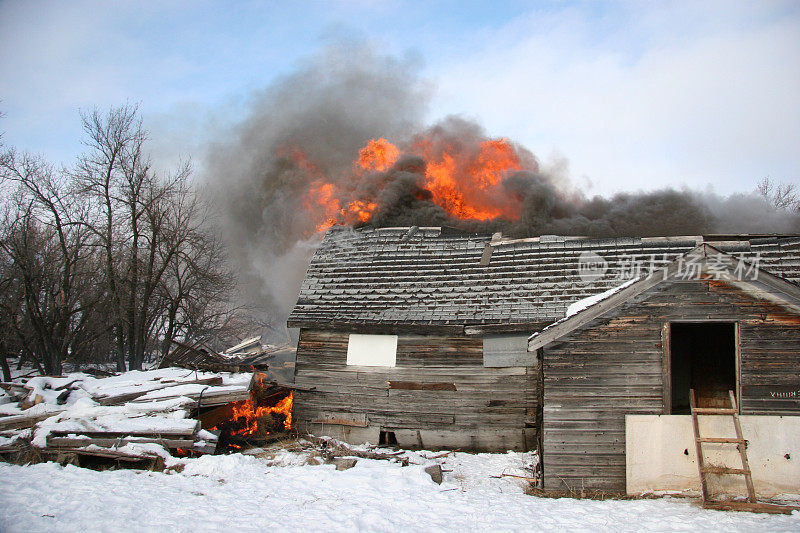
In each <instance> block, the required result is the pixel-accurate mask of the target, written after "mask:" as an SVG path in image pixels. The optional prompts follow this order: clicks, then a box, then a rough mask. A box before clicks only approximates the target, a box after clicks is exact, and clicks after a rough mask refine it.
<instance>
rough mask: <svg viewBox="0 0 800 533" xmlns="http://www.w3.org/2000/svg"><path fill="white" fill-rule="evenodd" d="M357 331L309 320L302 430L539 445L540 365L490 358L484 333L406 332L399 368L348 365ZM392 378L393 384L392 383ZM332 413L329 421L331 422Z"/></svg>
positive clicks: (298, 412)
mask: <svg viewBox="0 0 800 533" xmlns="http://www.w3.org/2000/svg"><path fill="white" fill-rule="evenodd" d="M347 341H348V333H344V332H330V331H313V330H307V329H303V330H301V332H300V339H299V342H298V346H297V363H296V367H295V385H296V386H297V387H298V388H299V389H312V388H313V389H314V390H310V391H309V390H298V391H297V392H296V393H295V400H294V412H293V419H294V420H295V421H296V422H295V425H296V427H297V428H299V429H300V430H301V431H309V432H310V433H313V434H316V435H322V434H325V435H330V436H334V437H339V438H343V439H345V440H348V441H350V442H363V441H365V440H368V441H370V442H373V443H374V442H377V440H378V434H379V432H380V431H392V432H394V433H395V436H396V438H397V440H398V444H400V445H403V446H421V447H427V448H436V447H457V448H462V449H474V450H484V451H504V450H509V449H514V450H522V449H534V448H536V447H537V445H536V435H535V431H534V430H532V429H531V428H528V429H527V430H526V423H527V424H528V425H532V424H535V422H536V413H537V398H538V390H539V386H538V383H537V382H538V379H539V375H540V372H539V366H538V363H537V365H536V366H535V367H527V368H526V367H512V368H485V367H484V366H483V353H482V350H483V348H482V346H483V344H482V339H480V338H476V337H466V336H462V337H456V336H433V335H431V336H422V335H399V338H398V343H397V361H396V366H395V367H394V368H383V367H365V366H348V365H347V364H346V358H347ZM390 382H391V386H390ZM326 421H327V422H326Z"/></svg>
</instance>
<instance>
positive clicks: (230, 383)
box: [0, 368, 254, 464]
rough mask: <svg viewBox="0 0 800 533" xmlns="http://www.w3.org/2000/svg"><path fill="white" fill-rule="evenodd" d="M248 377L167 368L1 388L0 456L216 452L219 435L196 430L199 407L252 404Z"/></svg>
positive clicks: (123, 457)
mask: <svg viewBox="0 0 800 533" xmlns="http://www.w3.org/2000/svg"><path fill="white" fill-rule="evenodd" d="M253 378H254V375H253V374H252V373H239V374H237V373H227V372H223V373H210V372H199V371H192V370H186V369H183V368H165V369H158V370H150V371H131V372H126V373H123V374H119V375H113V376H109V377H102V378H97V377H94V376H91V375H89V374H82V373H75V374H70V375H68V376H64V377H52V376H37V377H34V378H31V379H28V380H27V381H25V382H20V383H17V382H13V383H3V384H2V385H0V454H10V453H14V452H20V451H22V450H23V449H25V448H26V447H30V446H33V448H35V449H36V450H38V452H39V453H40V454H42V455H44V456H49V455H57V456H58V457H62V458H63V457H65V456H67V455H69V456H90V457H101V458H107V459H113V460H120V461H131V462H134V461H145V460H146V461H160V462H161V464H163V462H164V460H165V459H166V458H168V457H169V456H170V455H171V453H177V454H179V455H181V454H188V453H194V454H202V453H214V452H215V451H216V448H217V443H218V440H219V432H214V431H208V430H204V429H202V428H201V423H200V421H199V420H198V419H197V416H198V412H199V410H200V408H201V407H203V408H206V407H213V406H220V405H224V404H228V403H230V402H239V401H243V400H248V399H250V393H251V389H252V387H253V383H254V381H253Z"/></svg>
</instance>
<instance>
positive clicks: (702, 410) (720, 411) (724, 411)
mask: <svg viewBox="0 0 800 533" xmlns="http://www.w3.org/2000/svg"><path fill="white" fill-rule="evenodd" d="M692 413H694V414H696V415H735V414H736V409H731V408H730V407H727V408H722V407H695V408H694V409H692Z"/></svg>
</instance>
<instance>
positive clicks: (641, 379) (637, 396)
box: [542, 276, 800, 491]
mask: <svg viewBox="0 0 800 533" xmlns="http://www.w3.org/2000/svg"><path fill="white" fill-rule="evenodd" d="M778 283H780V281H779V282H778ZM787 289H788V291H789V292H794V291H795V289H796V287H794V286H793V285H792V286H788V287H787ZM762 294H763V292H762ZM786 299H787V300H791V299H793V296H792V295H787V296H786ZM774 300H776V298H770V299H764V298H759V297H757V296H754V293H753V291H752V290H751V291H748V290H746V289H745V288H744V287H742V286H740V285H739V286H737V284H736V283H734V282H732V281H730V280H716V279H679V278H678V277H676V276H673V277H671V278H669V279H668V280H665V281H661V282H659V283H655V284H653V285H651V286H650V287H649V288H647V289H646V290H644V291H642V292H638V293H637V292H636V291H632V293H631V294H630V295H628V297H627V298H626V299H624V300H623V301H622V302H617V303H616V305H615V306H614V307H611V308H610V309H609V310H608V311H607V312H605V313H603V314H601V315H599V316H597V317H595V318H594V319H593V320H590V321H588V322H585V323H583V324H581V325H580V327H578V328H577V329H573V330H571V331H569V330H567V331H568V333H565V334H563V335H561V336H560V337H559V338H557V339H556V340H554V341H552V342H550V343H549V344H547V345H546V346H545V347H544V349H543V357H542V359H543V374H544V386H543V388H544V400H543V449H542V454H543V457H542V460H543V464H544V480H545V482H544V483H545V488H546V489H549V490H581V489H601V490H615V491H624V490H625V479H626V470H625V444H626V443H625V416H626V415H630V414H670V412H671V396H672V394H671V392H672V391H671V389H672V382H671V379H670V378H671V368H670V357H669V353H670V350H669V348H670V347H669V331H670V324H672V323H696V324H703V323H717V324H731V325H732V327H733V328H735V335H736V339H735V350H736V353H735V356H736V368H735V372H736V388H737V395H740V404H741V412H742V413H743V414H761V415H767V414H783V415H799V414H800V398H790V397H787V398H776V397H775V396H774V395H771V394H770V392H771V391H775V390H784V389H786V390H800V374H798V371H797V368H798V361H799V359H800V357H799V355H798V348H800V346H799V345H798V342H799V341H798V339H800V317H798V314H797V311H796V309H795V308H793V306H792V305H789V304H787V305H778V303H776V302H775V301H774ZM576 321H577V319H576ZM562 324H565V322H564V323H562Z"/></svg>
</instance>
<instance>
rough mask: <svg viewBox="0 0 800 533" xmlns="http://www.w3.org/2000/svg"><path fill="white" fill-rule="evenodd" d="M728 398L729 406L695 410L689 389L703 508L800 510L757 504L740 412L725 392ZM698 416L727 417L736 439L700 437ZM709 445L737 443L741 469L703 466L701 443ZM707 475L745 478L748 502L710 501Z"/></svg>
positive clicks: (732, 396) (792, 506)
mask: <svg viewBox="0 0 800 533" xmlns="http://www.w3.org/2000/svg"><path fill="white" fill-rule="evenodd" d="M728 395H729V396H730V398H731V406H730V407H726V408H714V407H697V400H696V398H695V395H694V389H690V390H689V404H690V405H691V407H692V427H693V428H694V440H695V446H696V447H697V468H698V470H699V471H700V487H701V489H702V491H703V507H705V508H706V509H719V510H725V511H748V512H751V513H770V514H791V513H792V511H798V510H800V507H797V506H794V505H777V504H773V503H762V502H757V501H756V491H755V489H754V488H753V476H752V475H751V473H750V463H748V462H747V441H745V440H744V437H743V436H742V425H741V423H740V422H739V410H738V409H737V407H736V396H734V395H733V391H728ZM698 415H730V416H731V417H733V427H734V428H735V429H736V437H701V436H700V426H699V425H698V423H697V416H698ZM712 442H713V443H716V444H736V447H737V448H738V449H739V456H740V457H741V458H742V468H728V467H725V466H706V465H705V460H704V457H703V444H704V443H712ZM706 474H734V475H742V476H744V479H745V482H746V483H747V501H744V502H742V501H720V500H712V499H711V498H709V496H708V485H707V484H706Z"/></svg>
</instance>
